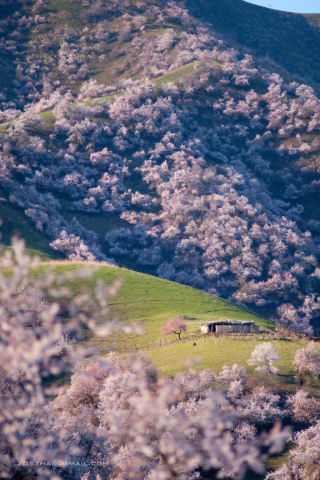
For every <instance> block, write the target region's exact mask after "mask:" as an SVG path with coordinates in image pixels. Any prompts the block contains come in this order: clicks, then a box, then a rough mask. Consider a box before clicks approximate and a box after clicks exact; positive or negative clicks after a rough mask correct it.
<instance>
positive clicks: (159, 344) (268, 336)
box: [126, 331, 320, 352]
mask: <svg viewBox="0 0 320 480" xmlns="http://www.w3.org/2000/svg"><path fill="white" fill-rule="evenodd" d="M223 338H228V339H232V340H263V341H270V340H282V341H286V342H290V341H293V340H297V339H299V338H300V337H295V338H293V337H292V336H288V335H283V334H282V333H280V332H264V331H262V332H260V333H257V334H255V333H220V334H215V333H208V334H205V335H203V334H202V333H201V332H199V333H195V334H191V335H188V336H184V337H182V338H181V339H180V340H179V338H178V336H176V335H175V336H171V335H170V336H169V335H167V336H166V337H162V338H160V339H159V340H157V341H156V342H152V343H147V344H144V345H140V346H138V345H137V344H136V343H133V344H131V345H127V346H126V351H132V352H134V351H137V350H147V351H150V350H154V349H157V348H163V347H166V346H168V345H173V344H177V343H178V344H185V343H190V345H191V346H192V345H193V343H196V344H197V346H198V345H202V344H204V343H208V342H210V341H213V340H219V339H223ZM303 339H306V338H305V337H304V336H303ZM319 340H320V339H319Z"/></svg>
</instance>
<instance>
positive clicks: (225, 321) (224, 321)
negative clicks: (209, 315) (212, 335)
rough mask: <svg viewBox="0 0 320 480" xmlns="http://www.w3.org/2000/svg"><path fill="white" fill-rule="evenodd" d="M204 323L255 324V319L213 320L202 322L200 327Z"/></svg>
mask: <svg viewBox="0 0 320 480" xmlns="http://www.w3.org/2000/svg"><path fill="white" fill-rule="evenodd" d="M202 325H254V321H252V320H251V321H249V320H248V321H242V320H230V318H228V319H227V320H212V321H210V322H204V323H200V325H199V327H202Z"/></svg>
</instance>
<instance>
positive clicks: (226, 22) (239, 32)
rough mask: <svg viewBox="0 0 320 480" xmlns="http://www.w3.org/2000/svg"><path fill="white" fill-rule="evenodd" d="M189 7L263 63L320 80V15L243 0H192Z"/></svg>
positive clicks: (301, 77) (198, 16) (314, 80)
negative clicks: (278, 8)
mask: <svg viewBox="0 0 320 480" xmlns="http://www.w3.org/2000/svg"><path fill="white" fill-rule="evenodd" d="M186 6H187V7H188V8H189V9H190V11H191V12H192V14H193V15H195V17H197V18H201V20H203V21H205V22H209V23H210V24H211V25H212V26H213V28H214V29H215V30H216V31H218V32H219V33H221V34H224V35H227V36H228V37H229V38H230V40H233V41H235V42H237V44H238V45H240V46H241V47H246V48H248V49H249V50H248V53H250V54H253V55H254V56H255V57H257V58H259V57H260V58H259V61H262V63H263V64H265V65H268V62H270V63H269V67H271V68H277V65H276V64H278V67H280V69H281V67H282V69H283V70H282V71H281V70H280V71H279V73H281V74H283V73H285V71H287V72H288V73H289V74H290V75H297V76H299V77H300V81H301V82H303V83H305V82H307V83H310V82H314V83H319V82H320V74H319V71H320V69H319V67H320V30H319V24H320V23H319V22H320V15H319V14H315V15H310V14H309V15H308V14H305V15H302V14H295V13H289V12H281V11H277V10H273V9H270V8H264V7H260V6H258V5H253V4H251V3H247V2H245V1H242V0H225V1H223V2H219V1H217V0H213V1H210V2H208V1H206V0H200V2H195V1H193V0H188V1H187V2H186ZM261 57H265V58H261ZM298 81H299V80H298Z"/></svg>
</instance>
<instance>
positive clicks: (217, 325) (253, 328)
mask: <svg viewBox="0 0 320 480" xmlns="http://www.w3.org/2000/svg"><path fill="white" fill-rule="evenodd" d="M199 327H200V330H201V333H203V334H206V333H259V325H255V323H254V322H253V321H251V322H249V321H248V322H246V321H240V320H239V321H238V320H230V319H228V320H213V321H212V322H206V323H201V324H200V325H199Z"/></svg>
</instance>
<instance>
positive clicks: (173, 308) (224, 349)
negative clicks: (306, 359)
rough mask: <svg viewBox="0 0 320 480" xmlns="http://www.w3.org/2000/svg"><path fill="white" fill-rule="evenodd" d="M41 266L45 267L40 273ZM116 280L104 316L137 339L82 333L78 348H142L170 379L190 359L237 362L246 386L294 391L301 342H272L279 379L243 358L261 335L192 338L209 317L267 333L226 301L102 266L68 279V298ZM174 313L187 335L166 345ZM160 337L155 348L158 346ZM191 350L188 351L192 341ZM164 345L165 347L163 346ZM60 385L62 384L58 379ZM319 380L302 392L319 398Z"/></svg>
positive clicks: (263, 322) (213, 364)
mask: <svg viewBox="0 0 320 480" xmlns="http://www.w3.org/2000/svg"><path fill="white" fill-rule="evenodd" d="M80 267H81V265H79V264H75V263H62V264H59V263H57V264H54V267H53V268H54V271H55V272H56V273H57V274H62V273H65V272H72V271H74V270H75V269H77V268H80ZM44 268H46V267H45V265H43V266H42V267H40V270H42V269H44ZM118 278H121V279H122V280H123V285H122V287H121V288H120V289H119V291H118V293H117V294H116V295H115V296H114V297H112V298H111V299H110V303H109V308H110V313H109V318H111V317H117V318H118V319H119V320H120V321H121V322H123V323H132V324H138V325H140V326H141V327H142V328H143V331H144V333H143V334H142V335H139V336H138V335H125V334H122V333H121V334H120V333H115V334H113V335H112V336H111V337H108V338H106V339H104V338H97V337H96V336H94V335H93V334H92V333H91V332H90V331H86V336H85V338H84V340H83V344H86V345H98V346H99V350H100V355H106V354H107V353H108V352H109V351H110V348H111V349H115V350H116V351H118V352H119V353H121V354H124V353H126V351H128V350H130V351H132V349H138V350H145V351H147V353H148V355H149V356H150V357H151V359H152V361H153V362H154V363H155V365H156V366H157V367H158V368H160V370H161V371H162V372H163V373H164V374H166V375H174V374H176V373H177V372H179V371H180V370H182V369H184V368H187V367H186V361H187V360H188V359H190V358H193V357H196V358H198V359H200V360H201V363H199V365H196V366H195V367H194V368H195V369H196V370H201V369H203V368H211V369H212V370H214V371H215V372H218V371H220V369H221V367H222V366H223V365H225V364H226V365H230V366H231V365H233V364H234V363H238V364H239V365H242V366H244V367H246V368H247V370H248V372H249V374H250V378H251V380H250V382H251V383H250V388H252V387H253V386H255V385H267V386H269V387H270V388H272V390H274V391H277V392H279V393H285V392H294V391H295V390H296V384H295V383H294V378H293V377H294V370H293V365H292V360H293V358H294V355H295V352H296V350H297V349H298V348H302V347H304V346H305V342H302V341H289V340H287V341H280V340H272V343H273V344H274V346H275V348H276V350H278V351H279V352H280V355H281V361H280V363H279V365H278V366H279V368H280V372H279V375H271V376H270V377H266V376H265V375H258V374H256V373H254V368H253V367H248V365H247V360H248V358H249V357H250V354H251V352H252V350H253V349H254V348H255V346H256V345H257V344H258V342H261V341H266V340H268V338H267V337H265V338H259V337H256V338H254V339H249V338H248V339H236V338H230V337H213V336H208V335H206V336H201V337H199V336H196V337H195V339H194V338H193V337H192V335H191V336H190V334H192V333H193V334H196V335H199V323H201V322H203V321H208V320H213V319H218V318H221V319H226V318H230V319H233V320H254V321H255V322H256V323H257V324H258V325H260V326H261V330H264V331H272V330H273V329H274V324H273V322H271V321H270V320H268V319H266V318H264V317H261V316H258V315H256V314H254V313H253V312H250V311H248V310H246V309H244V308H242V307H239V306H238V305H235V304H233V303H231V302H228V301H227V300H224V299H221V298H219V297H215V296H213V295H209V294H206V293H204V292H201V291H200V290H196V289H193V288H191V287H188V286H185V285H181V284H177V283H174V282H170V281H168V280H163V279H160V278H156V277H152V276H149V275H145V274H142V273H138V272H133V271H130V270H124V269H120V268H116V267H111V266H110V267H109V266H102V267H101V268H99V270H98V271H96V272H95V274H94V275H93V276H92V278H90V279H85V280H76V281H75V280H73V281H72V282H70V283H69V287H70V288H71V290H72V292H73V293H74V294H77V293H79V292H80V290H81V287H82V286H84V285H85V286H86V287H87V288H88V289H89V290H90V291H93V289H94V287H95V284H96V281H97V280H98V279H102V280H103V281H104V283H105V284H107V285H108V284H112V283H113V282H114V281H115V280H116V279H118ZM178 315H184V316H186V317H187V320H186V323H187V331H186V333H182V335H181V338H182V341H181V342H179V341H177V339H176V341H174V342H173V341H172V340H173V336H172V335H168V336H166V337H165V336H163V335H162V334H161V333H160V331H159V327H160V326H161V325H164V324H165V323H166V321H167V320H168V319H169V318H171V317H173V316H178ZM160 339H161V347H160ZM194 341H195V342H196V344H197V345H196V346H195V347H193V346H192V345H193V342H194ZM166 343H167V344H166ZM61 381H64V380H63V379H61ZM319 388H320V387H319V382H318V381H312V382H311V383H310V385H309V386H308V389H310V391H311V392H312V394H313V395H316V396H319V395H320V390H319Z"/></svg>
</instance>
